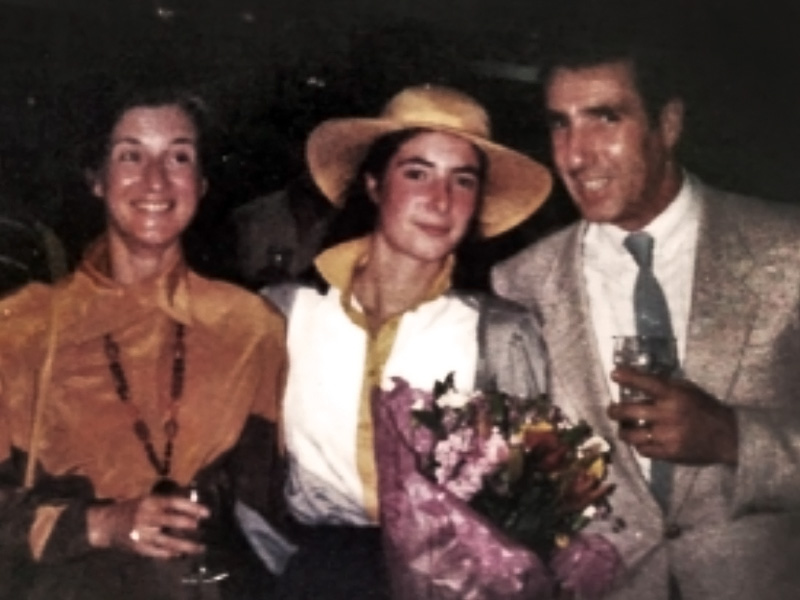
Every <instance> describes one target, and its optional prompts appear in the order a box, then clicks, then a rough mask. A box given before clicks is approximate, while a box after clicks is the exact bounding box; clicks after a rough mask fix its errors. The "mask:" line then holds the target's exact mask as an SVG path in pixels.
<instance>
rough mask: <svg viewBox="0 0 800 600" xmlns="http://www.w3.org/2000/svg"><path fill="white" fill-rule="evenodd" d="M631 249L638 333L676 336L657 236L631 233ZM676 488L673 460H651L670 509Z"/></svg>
mask: <svg viewBox="0 0 800 600" xmlns="http://www.w3.org/2000/svg"><path fill="white" fill-rule="evenodd" d="M624 244H625V248H627V249H628V252H630V253H631V255H632V256H633V259H634V260H635V261H636V264H637V265H639V274H638V275H637V276H636V285H635V286H634V289H633V309H634V314H635V317H636V333H637V334H638V335H646V336H653V337H662V338H672V337H673V332H672V323H671V320H670V317H669V307H668V306H667V299H666V297H665V296H664V290H662V289H661V285H660V284H659V283H658V280H657V279H656V276H655V274H654V273H653V244H654V240H653V237H652V236H651V235H650V234H648V233H645V232H643V231H637V232H634V233H631V234H629V235H628V236H627V237H626V238H625V241H624ZM671 488H672V464H671V463H668V462H665V461H663V460H651V461H650V490H651V491H652V492H653V496H654V497H655V499H656V500H657V501H658V503H659V504H660V505H661V507H662V508H664V509H666V508H667V504H668V502H669V495H670V491H671Z"/></svg>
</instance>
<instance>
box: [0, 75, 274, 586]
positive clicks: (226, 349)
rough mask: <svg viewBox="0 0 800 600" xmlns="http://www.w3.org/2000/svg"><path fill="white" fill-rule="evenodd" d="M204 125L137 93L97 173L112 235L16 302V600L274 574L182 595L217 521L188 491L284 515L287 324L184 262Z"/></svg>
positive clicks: (195, 113)
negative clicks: (202, 486) (71, 268)
mask: <svg viewBox="0 0 800 600" xmlns="http://www.w3.org/2000/svg"><path fill="white" fill-rule="evenodd" d="M204 127H205V111H204V107H203V105H202V103H201V102H200V101H199V100H198V99H197V98H196V97H193V96H190V95H186V94H182V93H176V92H173V91H168V90H167V91H161V92H158V91H156V92H153V93H150V92H147V93H144V94H140V95H138V96H137V95H133V96H131V95H129V96H127V97H126V98H125V101H124V103H122V104H121V106H120V107H119V108H118V109H117V110H116V112H114V113H113V114H112V117H111V119H110V120H109V122H108V127H107V128H106V129H104V130H103V131H102V135H101V137H100V138H99V140H98V143H97V144H95V146H94V147H95V148H96V150H97V152H96V155H95V157H94V160H92V161H90V164H89V168H88V171H89V173H90V182H91V189H92V192H93V193H94V195H95V196H97V197H98V198H100V199H101V200H102V201H103V203H104V205H105V211H106V230H105V234H104V235H103V236H102V238H101V239H100V240H98V241H97V242H96V243H95V244H94V245H93V246H92V247H91V248H90V249H89V251H88V252H87V254H86V255H85V257H84V259H83V261H82V262H81V264H80V265H79V267H78V268H77V270H76V271H75V273H73V274H72V275H71V276H69V277H68V278H66V279H65V280H62V281H61V282H59V283H58V284H56V285H54V286H45V285H41V284H33V285H30V286H28V287H26V288H24V289H23V290H21V291H20V292H19V293H17V294H16V295H14V296H12V297H10V298H8V299H6V300H5V301H3V302H2V303H0V339H2V340H3V344H2V348H0V597H3V598H5V597H9V598H10V597H14V598H17V597H19V598H22V597H27V598H61V599H67V598H69V599H87V600H94V599H100V598H102V599H104V600H105V599H109V598H113V599H114V600H123V599H136V598H147V599H149V600H152V599H156V598H164V599H173V598H184V597H192V598H195V597H203V598H206V597H214V595H222V596H223V597H224V596H225V592H226V591H230V592H231V593H232V594H233V595H235V597H237V598H243V597H245V596H246V591H244V590H243V589H242V588H241V587H240V582H241V581H242V580H243V578H242V577H237V575H239V574H241V573H245V572H247V573H248V574H250V575H252V574H253V573H255V572H257V568H256V566H255V565H256V563H255V562H251V561H248V560H246V558H245V557H246V553H240V554H239V556H238V560H239V562H240V563H241V564H238V563H237V564H236V565H233V566H232V567H231V569H230V575H231V576H229V577H227V579H226V580H225V581H224V582H223V583H222V584H220V585H219V586H209V587H204V588H203V594H204V595H202V596H196V595H195V594H197V593H198V589H197V588H193V587H192V586H187V585H185V584H184V583H183V582H182V579H183V578H184V577H185V575H186V574H187V571H188V570H190V569H191V566H192V561H193V560H196V559H195V558H194V557H196V556H198V555H200V554H202V553H203V551H204V547H203V546H202V545H201V544H200V543H199V542H198V541H192V540H193V539H195V540H196V538H191V536H188V537H189V538H190V539H187V535H186V534H187V532H188V533H189V534H191V533H192V532H193V531H195V530H197V529H198V526H199V524H201V523H202V522H203V520H204V519H206V518H207V517H209V516H210V509H211V507H210V506H204V505H203V504H201V503H196V502H192V501H191V500H190V499H188V498H186V497H183V496H182V495H181V493H180V490H181V488H182V487H183V486H186V485H187V484H189V483H190V482H191V481H198V482H201V483H203V482H209V481H214V482H216V483H217V484H218V485H217V487H216V488H215V489H217V490H219V489H220V488H221V487H223V488H224V489H225V490H226V492H227V493H231V494H232V493H233V492H234V491H235V495H236V498H237V499H238V500H239V501H240V502H242V503H244V504H245V505H247V506H248V507H249V508H251V509H254V510H255V511H256V512H257V513H260V514H261V515H262V516H264V517H267V518H271V517H277V516H278V513H280V511H281V504H282V501H281V494H280V490H281V486H282V481H281V472H282V468H281V457H280V454H279V452H278V443H277V435H276V427H275V423H276V422H277V419H278V412H279V411H278V401H279V398H280V394H281V390H282V385H283V374H284V370H285V362H286V351H285V344H284V325H283V321H282V318H281V317H280V316H279V315H278V314H277V313H276V312H275V311H274V310H273V309H272V308H271V307H270V306H269V305H267V304H266V303H265V302H264V301H262V300H261V299H260V298H258V297H257V296H255V295H251V294H250V293H248V292H245V291H243V290H240V289H238V288H235V287H233V286H230V285H228V284H225V283H222V282H219V281H213V280H209V279H206V278H204V277H201V276H200V275H198V274H197V273H195V272H193V271H192V270H191V269H190V268H188V267H187V265H186V264H185V262H184V258H183V253H182V250H181V235H182V233H183V232H184V230H185V229H186V227H187V226H188V224H189V223H190V221H191V219H192V217H193V216H194V214H195V212H196V210H197V206H198V203H199V201H200V199H201V197H202V196H203V195H204V193H205V191H206V188H207V182H206V179H205V177H204V175H203V149H204V142H205V141H206V140H205V138H204V135H205V128H204ZM90 148H91V146H90ZM215 508H217V507H215ZM239 541H241V540H239ZM235 542H236V541H235V540H234V543H235ZM244 547H245V546H244V545H242V544H240V545H239V548H240V549H241V548H244ZM256 579H257V578H256ZM248 580H250V579H248ZM237 586H239V587H237ZM212 588H213V590H212ZM212 591H213V594H212V595H211V596H209V595H208V594H209V592H212Z"/></svg>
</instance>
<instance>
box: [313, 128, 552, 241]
mask: <svg viewBox="0 0 800 600" xmlns="http://www.w3.org/2000/svg"><path fill="white" fill-rule="evenodd" d="M415 127H420V128H423V129H429V130H432V131H442V132H445V133H451V134H453V135H457V136H458V137H461V138H464V139H466V140H468V141H470V142H472V143H473V144H475V145H476V146H477V147H478V148H480V149H481V150H482V151H483V152H484V153H485V155H486V157H487V159H488V162H489V165H488V167H489V168H488V171H487V177H486V185H485V190H484V199H483V205H482V208H481V213H480V214H479V215H478V222H479V226H480V232H481V235H482V236H483V237H487V238H489V237H494V236H496V235H499V234H501V233H503V232H505V231H508V230H509V229H511V228H512V227H515V226H516V225H519V224H520V223H521V222H522V221H524V220H525V219H527V218H528V217H530V216H531V215H532V214H533V213H534V212H536V210H537V209H538V208H539V207H540V206H541V205H542V204H544V202H545V200H547V197H548V195H549V194H550V190H551V189H552V185H553V179H552V177H551V175H550V171H549V170H548V169H547V168H546V167H544V166H543V165H541V164H539V163H538V162H536V161H535V160H533V159H531V158H529V157H527V156H525V155H524V154H521V153H519V152H516V151H515V150H512V149H510V148H506V147H505V146H501V145H500V144H496V143H494V142H491V141H489V140H487V139H486V138H484V137H480V136H477V135H471V134H469V133H465V132H464V131H463V130H460V129H452V128H448V127H443V126H439V125H432V124H431V123H419V124H415V123H409V122H402V123H400V122H398V121H394V120H390V119H369V118H364V119H331V120H329V121H325V122H323V123H322V124H320V125H318V126H317V127H316V128H315V129H314V130H313V131H312V132H311V135H309V138H308V141H307V143H306V160H307V161H308V167H309V171H310V173H311V176H312V178H313V179H314V182H315V183H316V184H317V187H318V188H319V189H320V191H321V192H322V193H323V194H324V195H325V197H326V198H328V200H329V201H330V202H331V203H333V204H334V205H335V206H342V204H343V203H344V201H345V198H344V194H345V192H346V190H347V188H348V186H349V185H350V183H351V181H352V179H353V177H354V176H355V171H356V169H357V168H358V167H359V165H360V164H361V162H362V161H363V160H364V157H365V155H366V153H367V150H368V149H369V147H370V146H371V145H372V143H373V142H374V141H375V140H376V139H378V138H379V137H381V136H383V135H385V134H387V133H392V132H394V131H400V130H402V129H412V128H415Z"/></svg>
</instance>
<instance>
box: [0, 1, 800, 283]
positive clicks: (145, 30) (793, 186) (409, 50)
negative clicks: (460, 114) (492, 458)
mask: <svg viewBox="0 0 800 600" xmlns="http://www.w3.org/2000/svg"><path fill="white" fill-rule="evenodd" d="M555 4H558V2H556V1H555V0H552V1H537V0H524V1H523V0H396V1H394V2H390V1H388V0H27V1H24V0H18V1H14V0H0V40H2V42H0V190H2V191H3V193H2V194H0V197H2V198H3V199H4V200H3V202H5V203H7V204H16V205H23V206H24V207H26V209H27V210H29V211H30V212H32V213H34V214H35V215H36V216H37V217H38V218H39V219H41V220H42V221H44V222H45V223H47V224H48V225H50V226H51V227H52V228H54V229H55V230H56V232H57V233H58V234H59V235H60V236H61V238H62V240H63V242H64V243H65V245H66V246H67V249H68V251H69V253H70V256H71V258H72V259H73V260H74V258H75V257H76V256H78V255H79V253H80V251H81V249H82V248H83V246H84V245H85V243H86V242H87V241H88V240H89V239H90V238H91V237H93V236H94V235H95V234H96V232H97V231H98V229H99V227H100V224H101V223H102V215H101V213H100V206H99V203H98V202H97V201H96V200H93V199H92V198H91V197H90V196H89V195H88V194H87V193H86V190H85V189H84V186H83V182H82V178H81V174H80V171H79V169H77V168H76V164H75V162H74V158H75V154H76V153H75V142H76V139H77V138H78V137H79V135H80V124H81V122H82V121H83V120H84V119H87V118H91V115H92V103H93V96H92V95H91V94H89V93H88V92H89V91H91V90H93V89H95V90H96V87H97V81H99V80H102V78H103V77H107V76H109V75H120V74H122V75H125V76H135V77H142V76H147V77H149V78H151V79H160V80H163V81H172V82H179V83H188V84H191V85H194V86H195V87H197V88H199V89H200V91H201V92H203V93H204V94H205V95H206V96H207V97H208V98H209V99H210V100H211V101H212V103H213V104H215V105H216V106H217V107H218V110H219V114H220V117H221V121H222V123H224V125H225V126H226V132H227V136H226V138H225V144H224V147H223V148H222V149H221V151H220V153H219V161H218V164H215V165H213V166H212V167H211V172H210V173H209V175H210V179H211V182H212V186H213V192H212V193H211V194H210V195H209V197H208V199H207V200H206V201H205V203H204V205H203V208H202V213H201V215H200V216H199V218H198V219H197V222H196V224H195V225H194V228H193V233H192V240H193V242H192V248H193V261H194V262H195V263H197V264H199V265H200V266H201V267H205V268H206V270H209V271H213V270H214V269H215V268H216V267H215V264H216V257H218V256H219V255H222V254H225V253H228V252H230V247H229V244H228V242H229V241H230V240H226V239H225V234H224V232H222V231H221V230H220V229H219V227H218V226H219V224H220V223H222V222H224V219H225V216H226V215H227V214H228V212H229V211H230V210H231V209H232V208H234V207H235V206H238V205H239V204H241V203H242V202H245V201H247V200H249V199H252V198H253V197H255V196H257V195H259V194H263V193H264V192H267V191H270V190H274V189H277V188H279V187H282V186H283V184H284V183H285V182H286V181H287V180H288V179H289V178H290V177H292V176H294V175H295V174H297V173H298V172H299V170H300V169H301V168H302V163H301V157H302V142H303V139H304V137H305V135H306V134H307V133H308V131H309V130H310V128H311V127H313V125H315V124H316V123H317V122H319V121H320V120H321V119H324V118H326V117H329V116H333V115H347V114H366V113H375V112H377V111H378V110H379V108H380V106H381V104H382V103H383V102H384V101H385V100H386V99H387V98H388V97H390V96H391V95H392V94H393V93H395V92H396V91H398V90H399V89H400V88H401V87H403V86H404V85H407V84H410V83H419V82H422V81H437V82H443V83H450V84H453V85H457V86H460V87H462V88H464V89H465V90H466V91H468V92H469V93H471V94H472V95H474V96H475V97H476V98H478V99H479V100H480V101H482V102H483V103H484V104H485V105H486V106H487V107H488V109H489V111H490V113H491V114H492V115H493V119H494V129H495V137H496V138H497V139H499V140H500V141H501V142H504V143H507V144H510V145H513V146H516V147H518V148H520V149H521V150H523V151H526V152H528V153H530V154H532V155H533V156H534V157H537V158H539V159H540V160H543V161H545V162H548V156H547V140H546V136H545V130H544V128H543V125H542V122H541V119H540V116H539V111H538V100H539V95H540V90H539V87H538V85H537V82H536V66H537V61H538V45H537V41H538V39H539V30H540V26H541V24H542V23H545V22H547V20H548V19H549V18H551V12H552V8H553V6H554V5H555ZM642 4H643V5H645V4H646V3H645V2H643V3H642ZM609 6H610V5H609ZM653 7H654V10H655V9H656V8H657V9H658V10H657V12H658V13H659V14H660V15H661V16H662V18H664V20H665V21H664V22H665V27H666V26H667V23H669V26H670V27H672V28H673V29H671V30H670V31H675V33H674V34H673V35H674V37H675V39H676V40H677V41H678V42H679V44H680V46H681V48H682V49H683V51H684V55H685V56H686V57H688V59H689V60H688V61H687V64H686V72H685V74H686V81H687V83H688V86H687V94H686V97H687V100H688V105H689V113H688V115H687V117H688V122H687V130H686V133H685V136H684V143H683V147H682V154H683V157H684V161H685V163H686V164H687V165H688V166H689V167H690V168H691V169H692V170H694V171H696V172H697V173H699V174H700V175H701V176H703V177H704V178H706V179H707V180H709V181H711V182H714V183H716V184H718V185H721V186H723V187H728V188H731V189H735V190H738V191H743V192H749V193H756V194H759V195H763V196H767V197H770V198H774V199H777V200H782V201H796V199H798V198H800V194H798V189H799V188H800V165H798V164H797V163H798V158H797V157H798V152H797V148H798V141H799V140H800V137H799V135H798V134H800V39H799V38H800V34H799V33H798V25H799V24H800V8H798V3H797V2H794V1H792V0H781V1H760V2H755V1H747V2H745V1H736V0H734V1H730V0H729V1H722V0H675V1H673V2H667V1H662V2H658V3H656V2H654V3H653ZM676 24H677V25H678V27H677V28H676V27H675V25H676ZM572 217H573V214H572V211H571V208H570V205H569V202H568V201H567V200H566V199H565V198H564V196H563V192H562V191H561V190H559V189H557V190H556V191H555V193H554V194H553V198H552V199H551V201H550V202H549V203H548V204H547V205H546V207H545V208H544V209H543V210H542V211H540V213H539V214H538V215H536V216H535V217H534V218H533V219H531V220H530V221H529V222H527V223H526V224H524V225H523V226H522V227H521V228H519V229H518V230H516V231H514V232H511V233H510V234H508V235H505V236H503V238H502V239H500V240H496V241H494V242H492V243H491V244H488V245H486V246H484V247H482V248H480V249H478V250H477V251H476V253H475V254H474V257H473V258H474V260H475V261H476V268H481V267H485V266H486V263H488V262H491V261H493V260H495V259H496V258H498V257H501V256H504V255H506V254H508V253H510V252H512V251H514V250H515V249H517V248H518V247H519V246H521V245H522V244H525V243H527V242H529V241H530V240H532V239H535V238H536V237H537V236H539V235H541V234H542V233H543V232H545V231H548V230H550V229H552V228H554V227H557V226H559V225H561V224H563V223H564V222H566V221H568V220H570V219H571V218H572ZM482 257H483V258H482ZM481 261H483V263H481Z"/></svg>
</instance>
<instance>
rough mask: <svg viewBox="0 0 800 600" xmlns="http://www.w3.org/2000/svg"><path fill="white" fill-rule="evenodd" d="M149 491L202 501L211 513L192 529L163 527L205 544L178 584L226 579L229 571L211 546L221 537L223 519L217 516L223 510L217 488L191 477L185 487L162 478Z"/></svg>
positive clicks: (174, 535)
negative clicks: (204, 485)
mask: <svg viewBox="0 0 800 600" xmlns="http://www.w3.org/2000/svg"><path fill="white" fill-rule="evenodd" d="M151 493H152V494H154V495H156V496H182V497H184V498H187V499H188V500H190V501H191V502H195V503H197V504H202V505H203V506H205V507H206V508H208V510H209V511H210V512H211V516H209V517H208V518H206V519H203V520H202V521H200V523H198V527H197V529H196V530H191V531H190V530H185V529H174V528H172V527H168V528H165V530H164V533H166V534H167V535H171V536H173V537H179V538H183V539H187V540H192V541H194V542H198V543H203V544H205V546H206V550H205V552H204V553H203V554H200V555H195V556H193V557H192V559H191V568H190V572H189V573H188V574H186V575H185V576H184V577H183V578H182V579H181V583H184V584H187V585H201V584H205V583H216V582H218V581H222V580H223V579H226V578H227V577H228V576H229V572H228V570H227V569H226V568H225V567H224V566H223V565H222V563H221V561H220V560H219V556H218V555H219V554H220V553H219V552H217V550H216V548H214V546H215V545H216V544H218V543H219V542H220V540H221V539H224V537H223V534H222V533H221V531H220V530H221V529H222V528H224V525H223V524H222V523H221V521H222V520H223V519H222V518H221V515H222V513H223V512H224V510H223V498H222V492H221V490H219V489H211V488H204V487H202V486H201V485H200V484H199V483H198V482H197V481H194V480H193V481H191V482H189V484H188V485H186V486H181V485H180V484H178V483H177V482H176V481H174V480H172V479H168V478H162V479H159V480H158V481H157V482H156V483H155V485H153V487H152V489H151ZM220 545H221V544H220Z"/></svg>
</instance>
